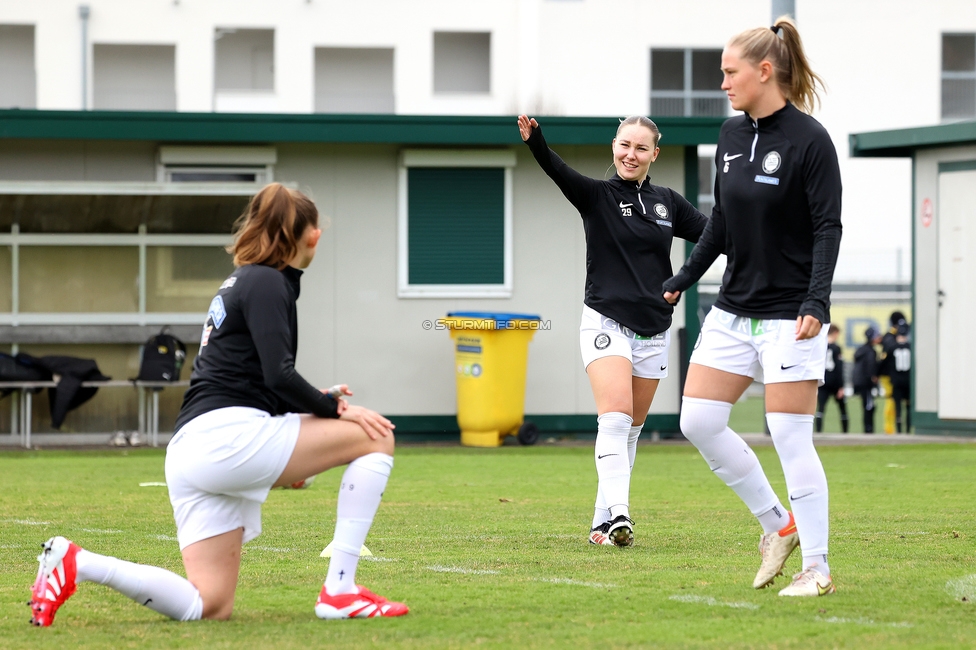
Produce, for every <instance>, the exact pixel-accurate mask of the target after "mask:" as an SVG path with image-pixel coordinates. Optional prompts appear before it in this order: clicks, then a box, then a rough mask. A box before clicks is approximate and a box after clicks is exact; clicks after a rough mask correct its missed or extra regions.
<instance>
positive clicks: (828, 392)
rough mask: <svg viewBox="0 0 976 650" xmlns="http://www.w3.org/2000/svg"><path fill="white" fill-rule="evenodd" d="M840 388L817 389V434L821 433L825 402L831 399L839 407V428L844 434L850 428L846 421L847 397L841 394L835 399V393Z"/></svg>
mask: <svg viewBox="0 0 976 650" xmlns="http://www.w3.org/2000/svg"><path fill="white" fill-rule="evenodd" d="M841 388H842V387H841V386H826V385H824V386H821V387H820V388H818V389H817V414H816V421H817V433H820V432H821V431H823V414H824V408H825V407H826V406H827V402H829V401H830V398H831V397H833V398H834V399H835V400H836V401H837V406H839V407H840V426H841V429H842V430H843V431H844V433H847V430H848V428H849V426H850V422H849V421H848V419H847V397H846V396H844V395H843V394H842V395H841V396H840V397H837V393H838V392H839V391H840V390H841Z"/></svg>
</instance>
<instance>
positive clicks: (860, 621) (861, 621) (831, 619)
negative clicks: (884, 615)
mask: <svg viewBox="0 0 976 650" xmlns="http://www.w3.org/2000/svg"><path fill="white" fill-rule="evenodd" d="M814 618H815V619H817V620H818V621H820V622H822V623H849V624H853V625H880V626H882V627H915V624H914V623H908V622H907V621H900V622H896V623H878V622H877V621H874V620H872V619H870V618H840V617H838V616H815V617H814Z"/></svg>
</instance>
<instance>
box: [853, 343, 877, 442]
mask: <svg viewBox="0 0 976 650" xmlns="http://www.w3.org/2000/svg"><path fill="white" fill-rule="evenodd" d="M864 338H865V343H864V345H862V346H861V347H859V348H858V349H857V350H856V351H855V352H854V375H853V378H852V383H853V384H854V392H855V393H856V394H857V395H859V396H860V397H861V402H862V403H863V405H864V433H874V394H875V392H876V391H877V386H878V354H877V352H875V350H874V346H875V345H877V344H878V343H880V342H881V335H880V334H879V333H878V331H877V330H875V329H874V328H873V327H869V328H867V330H865V331H864Z"/></svg>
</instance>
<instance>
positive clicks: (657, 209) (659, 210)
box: [654, 203, 668, 219]
mask: <svg viewBox="0 0 976 650" xmlns="http://www.w3.org/2000/svg"><path fill="white" fill-rule="evenodd" d="M654 214H656V215H657V216H659V217H661V218H662V219H667V218H668V209H667V208H666V207H665V206H664V204H663V203H655V204H654Z"/></svg>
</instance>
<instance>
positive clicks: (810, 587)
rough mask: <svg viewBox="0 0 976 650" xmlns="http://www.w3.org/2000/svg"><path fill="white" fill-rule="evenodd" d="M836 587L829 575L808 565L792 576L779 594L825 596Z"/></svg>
mask: <svg viewBox="0 0 976 650" xmlns="http://www.w3.org/2000/svg"><path fill="white" fill-rule="evenodd" d="M835 591H837V589H836V588H835V587H834V581H833V580H831V578H830V576H825V575H824V574H822V573H820V572H819V571H817V569H816V567H810V568H809V569H807V570H805V571H801V572H800V573H797V574H796V575H795V576H793V582H792V583H791V584H790V586H789V587H787V588H785V589H781V590H780V592H779V595H780V596H826V595H828V594H832V593H834V592H835Z"/></svg>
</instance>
